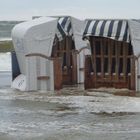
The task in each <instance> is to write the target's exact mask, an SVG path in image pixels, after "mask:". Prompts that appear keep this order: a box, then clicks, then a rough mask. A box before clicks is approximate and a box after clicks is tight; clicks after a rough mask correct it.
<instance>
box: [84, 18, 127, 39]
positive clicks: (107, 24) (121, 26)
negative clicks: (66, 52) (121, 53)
mask: <svg viewBox="0 0 140 140" xmlns="http://www.w3.org/2000/svg"><path fill="white" fill-rule="evenodd" d="M88 36H97V37H107V38H111V39H114V40H118V41H125V42H129V41H130V37H129V36H130V34H129V27H128V21H127V20H87V21H86V26H85V30H84V34H83V39H85V38H87V37H88Z"/></svg>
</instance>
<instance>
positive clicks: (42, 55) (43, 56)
mask: <svg viewBox="0 0 140 140" xmlns="http://www.w3.org/2000/svg"><path fill="white" fill-rule="evenodd" d="M25 56H26V57H32V56H39V57H42V58H45V59H48V60H53V59H52V58H51V57H48V56H46V55H44V54H41V53H29V54H26V55H25Z"/></svg>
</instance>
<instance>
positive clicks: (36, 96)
mask: <svg viewBox="0 0 140 140" xmlns="http://www.w3.org/2000/svg"><path fill="white" fill-rule="evenodd" d="M89 95H90V96H89ZM1 139H2V140H3V139H4V140H12V139H13V140H20V139H21V140H25V139H27V140H72V139H73V140H132V139H133V140H139V139H140V98H137V97H127V96H125V97H124V96H114V95H113V94H109V93H107V92H98V91H96V92H95V91H84V90H83V88H82V86H81V87H65V88H64V89H62V90H60V91H55V92H47V93H46V92H41V91H40V92H28V93H27V92H19V91H15V90H12V89H10V88H7V87H6V88H1V89H0V140H1Z"/></svg>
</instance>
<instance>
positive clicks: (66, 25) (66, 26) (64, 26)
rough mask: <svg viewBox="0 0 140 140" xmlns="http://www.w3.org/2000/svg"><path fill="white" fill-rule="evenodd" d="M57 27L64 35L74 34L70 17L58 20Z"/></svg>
mask: <svg viewBox="0 0 140 140" xmlns="http://www.w3.org/2000/svg"><path fill="white" fill-rule="evenodd" d="M57 28H58V30H59V32H60V34H61V36H62V37H64V36H71V35H72V26H71V19H70V17H61V18H59V20H58V25H57Z"/></svg>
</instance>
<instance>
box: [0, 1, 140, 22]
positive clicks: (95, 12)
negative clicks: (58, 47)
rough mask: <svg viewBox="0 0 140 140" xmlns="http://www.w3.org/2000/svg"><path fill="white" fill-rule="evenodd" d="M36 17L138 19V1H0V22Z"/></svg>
mask: <svg viewBox="0 0 140 140" xmlns="http://www.w3.org/2000/svg"><path fill="white" fill-rule="evenodd" d="M38 15H41V16H52V15H71V16H75V17H79V18H80V19H84V18H138V19H140V0H0V20H28V19H31V17H32V16H38Z"/></svg>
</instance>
